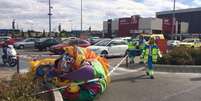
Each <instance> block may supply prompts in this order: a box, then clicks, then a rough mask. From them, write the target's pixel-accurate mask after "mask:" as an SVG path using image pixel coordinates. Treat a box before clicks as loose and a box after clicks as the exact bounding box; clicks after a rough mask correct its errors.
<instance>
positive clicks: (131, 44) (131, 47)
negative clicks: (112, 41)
mask: <svg viewBox="0 0 201 101" xmlns="http://www.w3.org/2000/svg"><path fill="white" fill-rule="evenodd" d="M135 55H136V42H134V41H133V38H132V39H131V40H129V42H128V56H129V63H130V64H134V63H135V60H134V59H135Z"/></svg>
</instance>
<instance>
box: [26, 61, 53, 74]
mask: <svg viewBox="0 0 201 101" xmlns="http://www.w3.org/2000/svg"><path fill="white" fill-rule="evenodd" d="M55 61H56V59H55V58H44V59H39V60H36V61H33V60H32V61H30V67H31V68H30V71H31V72H32V73H35V71H36V69H37V68H38V67H39V66H41V65H54V62H55Z"/></svg>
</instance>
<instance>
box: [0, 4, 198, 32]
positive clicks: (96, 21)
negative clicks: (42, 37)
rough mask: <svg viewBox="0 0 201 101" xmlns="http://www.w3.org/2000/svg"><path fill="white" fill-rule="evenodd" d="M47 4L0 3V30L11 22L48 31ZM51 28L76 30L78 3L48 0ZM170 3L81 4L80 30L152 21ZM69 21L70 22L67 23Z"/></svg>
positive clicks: (185, 6) (170, 7)
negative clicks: (128, 20) (136, 18)
mask: <svg viewBox="0 0 201 101" xmlns="http://www.w3.org/2000/svg"><path fill="white" fill-rule="evenodd" d="M48 1H49V0H1V1H0V4H1V6H0V12H1V14H0V28H10V26H11V22H12V19H16V22H17V24H18V25H19V27H20V28H21V29H22V28H23V29H25V30H27V29H30V28H32V27H33V28H34V29H36V30H39V31H42V30H43V29H46V30H48V15H47V14H48ZM51 1H52V6H53V9H52V12H53V16H52V18H53V19H52V26H53V29H54V30H56V29H57V26H58V25H59V24H61V25H62V28H63V29H66V30H70V29H71V25H72V26H73V29H77V30H78V29H80V0H51ZM172 1H173V0H83V27H84V29H88V28H89V26H91V27H92V29H95V30H102V22H103V21H104V20H107V19H110V18H111V19H114V18H118V17H128V16H132V15H141V16H143V17H154V16H155V12H158V11H163V10H171V9H172V7H173V2H172ZM199 5H201V0H193V1H191V0H177V3H176V8H177V9H183V8H189V7H198V6H199ZM69 20H71V21H69Z"/></svg>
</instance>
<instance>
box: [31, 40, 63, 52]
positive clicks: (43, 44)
mask: <svg viewBox="0 0 201 101" xmlns="http://www.w3.org/2000/svg"><path fill="white" fill-rule="evenodd" d="M59 43H60V41H59V40H57V39H55V38H41V39H39V40H38V41H36V43H35V48H36V49H38V50H40V51H42V50H44V49H45V50H50V47H51V46H53V45H57V44H59Z"/></svg>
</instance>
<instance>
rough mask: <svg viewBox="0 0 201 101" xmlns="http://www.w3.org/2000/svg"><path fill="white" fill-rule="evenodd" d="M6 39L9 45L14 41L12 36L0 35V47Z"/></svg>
mask: <svg viewBox="0 0 201 101" xmlns="http://www.w3.org/2000/svg"><path fill="white" fill-rule="evenodd" d="M5 41H7V42H8V44H9V45H13V44H14V43H15V42H16V41H15V39H14V38H11V37H9V36H1V37H0V47H2V45H3V44H4V42H5Z"/></svg>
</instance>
